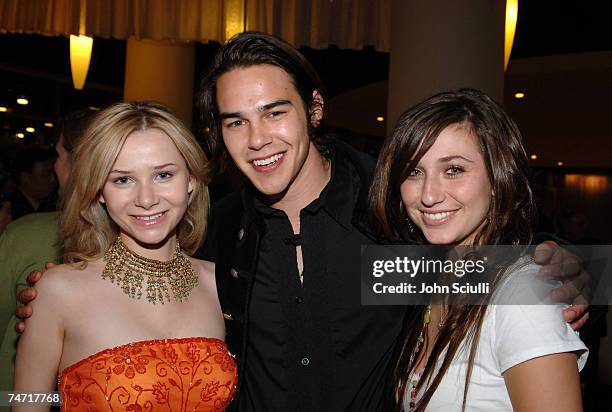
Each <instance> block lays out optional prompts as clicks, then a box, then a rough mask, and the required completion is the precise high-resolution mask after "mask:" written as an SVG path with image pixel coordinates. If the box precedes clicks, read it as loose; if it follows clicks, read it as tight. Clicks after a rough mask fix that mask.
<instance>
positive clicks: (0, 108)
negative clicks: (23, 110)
mask: <svg viewBox="0 0 612 412" xmlns="http://www.w3.org/2000/svg"><path fill="white" fill-rule="evenodd" d="M0 112H3V113H4V112H8V107H6V106H0Z"/></svg>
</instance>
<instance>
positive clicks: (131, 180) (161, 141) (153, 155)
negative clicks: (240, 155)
mask: <svg viewBox="0 0 612 412" xmlns="http://www.w3.org/2000/svg"><path fill="white" fill-rule="evenodd" d="M192 189H193V178H192V177H191V176H190V174H189V171H188V169H187V165H186V164H185V160H184V159H183V157H182V156H181V154H180V153H179V151H178V149H177V148H176V146H175V145H174V143H173V142H172V140H171V139H170V138H169V137H168V136H167V135H166V134H164V133H163V132H162V131H160V130H159V129H148V130H145V131H137V132H134V133H132V134H130V135H129V136H128V138H127V139H126V140H125V144H124V145H123V147H122V149H121V151H120V152H119V155H118V156H117V160H116V161H115V163H114V164H113V167H112V170H111V172H110V174H109V176H108V179H107V181H106V183H105V185H104V187H103V189H102V194H101V195H100V201H101V202H103V203H105V204H106V210H107V212H108V214H109V216H110V218H111V219H112V220H113V221H114V222H115V223H116V224H117V225H118V226H119V232H120V236H121V239H122V240H123V242H124V243H125V244H126V246H128V247H129V248H130V249H132V250H133V251H135V252H136V253H138V254H141V255H143V256H145V257H149V258H152V259H160V260H167V259H168V258H169V256H170V254H171V253H172V250H173V247H174V234H175V229H176V226H177V225H178V224H179V222H180V221H181V219H182V218H183V215H184V214H185V210H186V209H187V204H188V201H189V192H191V190H192ZM155 249H157V250H155Z"/></svg>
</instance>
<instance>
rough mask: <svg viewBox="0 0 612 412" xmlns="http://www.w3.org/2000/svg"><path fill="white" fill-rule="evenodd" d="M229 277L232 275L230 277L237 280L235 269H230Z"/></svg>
mask: <svg viewBox="0 0 612 412" xmlns="http://www.w3.org/2000/svg"><path fill="white" fill-rule="evenodd" d="M230 275H232V277H233V278H234V279H238V271H237V270H236V269H234V268H231V269H230Z"/></svg>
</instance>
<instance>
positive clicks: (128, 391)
mask: <svg viewBox="0 0 612 412" xmlns="http://www.w3.org/2000/svg"><path fill="white" fill-rule="evenodd" d="M58 380H59V390H60V391H61V392H62V393H63V396H64V404H63V405H62V408H61V410H62V411H71V412H72V411H75V412H77V411H111V410H112V411H133V412H142V411H168V412H175V411H176V412H183V411H185V412H186V411H220V410H221V411H222V410H225V408H226V407H227V405H228V404H229V402H230V401H231V399H232V398H233V396H234V392H235V387H236V383H237V368H236V364H235V362H234V359H233V357H232V356H231V355H230V353H229V352H228V350H227V346H226V345H225V343H224V342H223V341H221V340H218V339H214V338H181V339H162V340H151V341H143V342H136V343H131V344H127V345H123V346H119V347H117V348H112V349H107V350H104V351H102V352H99V353H96V354H94V355H92V356H90V357H88V358H87V359H83V360H82V361H80V362H78V363H76V364H74V365H72V366H69V367H68V368H66V369H65V370H64V371H63V372H62V373H61V374H60V376H59V378H58Z"/></svg>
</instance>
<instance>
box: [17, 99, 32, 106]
mask: <svg viewBox="0 0 612 412" xmlns="http://www.w3.org/2000/svg"><path fill="white" fill-rule="evenodd" d="M28 103H30V101H29V100H28V99H26V98H25V97H18V98H17V104H20V105H22V106H26V105H27V104H28Z"/></svg>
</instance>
